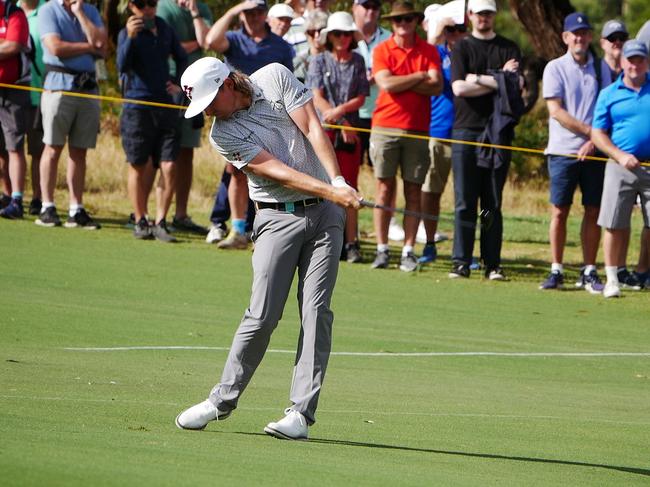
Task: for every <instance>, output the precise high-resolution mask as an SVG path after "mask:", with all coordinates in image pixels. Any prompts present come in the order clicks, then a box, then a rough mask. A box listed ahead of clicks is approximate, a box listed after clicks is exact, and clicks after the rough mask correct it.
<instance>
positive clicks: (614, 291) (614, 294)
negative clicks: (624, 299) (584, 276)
mask: <svg viewBox="0 0 650 487" xmlns="http://www.w3.org/2000/svg"><path fill="white" fill-rule="evenodd" d="M620 295H621V288H620V286H619V285H618V283H617V282H608V283H607V284H605V289H603V296H605V297H606V298H618V297H619V296H620Z"/></svg>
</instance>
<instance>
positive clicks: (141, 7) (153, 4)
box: [131, 0, 158, 9]
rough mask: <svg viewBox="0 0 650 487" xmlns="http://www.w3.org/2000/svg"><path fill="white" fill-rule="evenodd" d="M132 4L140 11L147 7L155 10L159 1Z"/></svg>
mask: <svg viewBox="0 0 650 487" xmlns="http://www.w3.org/2000/svg"><path fill="white" fill-rule="evenodd" d="M131 3H132V4H133V5H135V6H136V7H138V8H139V9H143V8H144V7H145V5H146V6H149V7H154V8H155V7H157V6H158V0H131Z"/></svg>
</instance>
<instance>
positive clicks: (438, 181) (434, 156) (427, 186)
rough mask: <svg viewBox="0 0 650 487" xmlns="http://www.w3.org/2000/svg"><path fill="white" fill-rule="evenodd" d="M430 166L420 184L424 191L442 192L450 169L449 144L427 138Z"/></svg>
mask: <svg viewBox="0 0 650 487" xmlns="http://www.w3.org/2000/svg"><path fill="white" fill-rule="evenodd" d="M429 156H430V157H431V166H430V167H429V171H428V172H427V178H426V179H425V180H424V184H423V185H422V191H424V192H425V193H434V194H442V192H443V191H444V190H445V185H446V184H447V179H449V172H450V171H451V144H450V143H449V142H440V141H438V140H435V139H431V140H429Z"/></svg>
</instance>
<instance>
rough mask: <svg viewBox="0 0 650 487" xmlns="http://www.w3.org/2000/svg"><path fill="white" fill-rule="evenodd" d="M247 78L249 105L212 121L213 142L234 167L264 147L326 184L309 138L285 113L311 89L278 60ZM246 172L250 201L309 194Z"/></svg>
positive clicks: (290, 198)
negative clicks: (250, 86)
mask: <svg viewBox="0 0 650 487" xmlns="http://www.w3.org/2000/svg"><path fill="white" fill-rule="evenodd" d="M250 80H251V82H252V83H253V89H254V93H253V101H252V103H251V106H250V107H249V108H247V109H245V110H240V111H238V112H235V113H234V114H233V115H232V116H231V117H230V118H229V119H228V120H217V119H215V120H214V122H213V123H212V129H211V130H210V143H211V144H212V145H213V147H214V148H215V149H217V151H219V153H220V154H221V155H222V156H223V157H225V158H226V160H227V161H228V162H229V163H230V164H232V165H233V166H235V167H236V168H238V169H243V168H244V167H245V166H246V165H247V164H248V163H249V162H250V161H252V160H253V159H254V158H255V156H257V155H258V154H259V153H260V152H261V151H262V150H265V151H267V152H268V153H269V154H271V155H272V156H274V157H275V158H277V159H279V160H281V161H282V162H283V163H285V164H286V165H287V166H289V167H291V168H293V169H295V170H296V171H300V172H302V173H305V174H308V175H310V176H313V177H315V178H316V179H320V180H321V181H323V182H327V183H329V182H330V178H329V176H328V175H327V172H326V171H325V168H324V167H323V165H322V164H321V162H320V160H319V159H318V157H317V156H316V153H315V152H314V149H313V147H312V146H311V143H310V142H309V140H308V139H307V137H305V136H304V134H303V133H302V132H301V131H300V129H299V128H298V126H297V125H296V124H295V123H294V122H293V120H292V119H291V117H289V114H290V113H291V112H292V111H294V110H296V109H298V108H300V107H302V106H303V105H305V104H306V103H308V102H309V101H310V100H311V99H312V94H311V91H310V90H309V89H308V88H306V87H305V85H303V84H302V83H301V82H300V81H298V80H297V79H296V77H295V76H294V75H293V73H291V71H289V70H288V69H287V68H286V67H285V66H283V65H281V64H278V63H273V64H269V65H267V66H265V67H263V68H262V69H259V70H257V71H255V72H254V73H253V74H252V75H251V76H250ZM247 176H248V189H249V195H250V198H251V199H252V200H254V201H263V202H279V203H286V202H291V201H298V200H302V199H305V198H310V197H311V196H310V195H306V194H303V193H299V192H297V191H294V190H292V189H289V188H285V187H284V186H282V185H281V184H280V183H277V182H275V181H271V180H269V179H266V178H262V177H259V176H255V175H254V174H250V173H248V174H247Z"/></svg>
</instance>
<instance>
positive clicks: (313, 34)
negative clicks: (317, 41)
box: [305, 29, 323, 37]
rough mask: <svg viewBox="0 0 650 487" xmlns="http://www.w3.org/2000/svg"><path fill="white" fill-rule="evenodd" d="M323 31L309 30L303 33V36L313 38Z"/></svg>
mask: <svg viewBox="0 0 650 487" xmlns="http://www.w3.org/2000/svg"><path fill="white" fill-rule="evenodd" d="M321 30H323V29H309V30H306V31H305V34H307V35H308V36H309V37H315V36H316V34H320V31H321Z"/></svg>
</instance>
